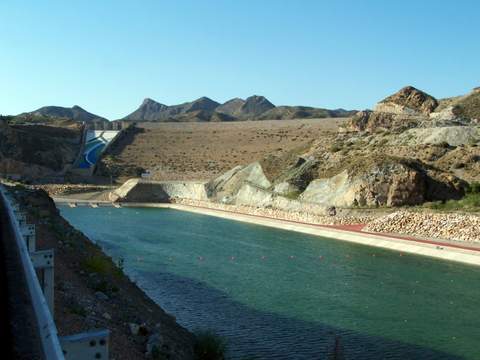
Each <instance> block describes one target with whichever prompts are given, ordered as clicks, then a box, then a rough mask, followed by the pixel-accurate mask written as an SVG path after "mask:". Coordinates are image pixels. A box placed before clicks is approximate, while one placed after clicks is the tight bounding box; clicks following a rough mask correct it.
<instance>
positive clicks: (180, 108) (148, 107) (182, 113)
mask: <svg viewBox="0 0 480 360" xmlns="http://www.w3.org/2000/svg"><path fill="white" fill-rule="evenodd" d="M219 105H220V104H219V103H217V102H216V101H213V100H212V99H209V98H208V97H205V96H204V97H201V98H199V99H197V100H195V101H191V102H186V103H183V104H180V105H173V106H167V105H163V104H160V103H158V102H156V101H154V100H152V99H145V100H144V101H143V103H142V104H141V105H140V107H139V108H138V109H137V110H135V111H134V112H133V113H131V114H130V115H127V116H126V117H124V120H135V121H188V120H185V119H188V118H189V117H192V119H193V118H195V117H196V115H195V114H190V115H188V114H189V113H193V112H197V111H201V112H203V114H202V115H201V118H202V119H203V118H205V117H206V114H209V115H210V116H211V115H212V113H213V111H214V110H215V109H216V108H217V107H218V106H219ZM177 117H179V118H182V119H183V120H181V119H176V118H177ZM202 121H205V120H202Z"/></svg>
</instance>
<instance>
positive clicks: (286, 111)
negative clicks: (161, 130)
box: [124, 95, 355, 122]
mask: <svg viewBox="0 0 480 360" xmlns="http://www.w3.org/2000/svg"><path fill="white" fill-rule="evenodd" d="M354 113H355V112H351V111H346V110H343V109H338V110H327V109H318V108H313V107H306V106H275V105H273V104H272V103H271V102H270V101H269V100H268V99H267V98H265V97H264V96H258V95H253V96H250V97H248V98H247V99H245V100H243V99H240V98H234V99H231V100H229V101H227V102H225V103H224V104H219V103H217V102H216V101H213V100H211V99H209V98H207V97H202V98H200V99H197V100H195V101H192V102H186V103H183V104H180V105H172V106H167V105H164V104H161V103H158V102H156V101H154V100H152V99H145V100H144V101H143V103H142V104H141V105H140V107H139V108H138V109H137V110H135V111H134V112H133V113H131V114H129V115H127V116H126V117H125V118H124V120H130V121H164V122H196V121H211V122H218V121H238V120H286V119H307V118H308V119H314V118H327V117H346V116H350V115H353V114H354Z"/></svg>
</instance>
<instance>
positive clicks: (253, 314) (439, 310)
mask: <svg viewBox="0 0 480 360" xmlns="http://www.w3.org/2000/svg"><path fill="white" fill-rule="evenodd" d="M60 210H61V213H62V215H63V216H64V217H65V218H66V219H67V220H68V221H69V222H70V223H71V224H72V225H73V226H75V227H76V228H77V229H79V230H81V231H83V232H84V233H85V234H86V235H87V236H88V237H89V238H90V239H91V240H92V241H95V242H97V243H98V244H99V245H101V246H102V248H103V249H104V250H105V252H106V253H107V254H109V255H110V256H112V257H113V258H115V259H119V258H122V259H124V268H125V272H126V273H127V274H128V275H129V276H130V277H131V278H132V279H134V280H135V281H136V283H137V284H138V285H139V286H140V287H141V288H142V289H143V290H144V291H145V292H146V293H147V294H148V295H149V296H150V297H151V298H152V299H154V300H155V301H156V302H157V303H158V304H159V305H160V306H161V307H162V308H163V309H165V310H166V311H167V312H169V313H171V314H173V315H174V316H175V317H176V318H177V321H178V322H179V323H180V324H181V325H183V326H185V327H186V328H188V329H190V330H192V331H194V330H199V329H209V330H214V331H215V332H216V333H218V334H219V335H221V336H223V337H225V338H226V339H227V341H228V349H229V354H228V355H229V358H232V359H247V358H249V359H250V358H252V359H328V358H330V357H331V356H333V351H334V348H335V346H336V345H335V344H336V343H337V347H339V348H341V352H342V354H343V358H345V359H479V358H480V346H479V340H480V316H479V310H478V306H479V300H480V286H479V284H480V268H476V267H472V266H466V265H462V264H458V263H450V262H446V261H441V260H437V259H431V258H427V257H420V256H415V255H410V254H402V253H399V252H395V251H390V250H383V249H378V248H373V247H367V246H363V245H357V244H351V243H346V242H342V241H338V240H333V239H326V238H322V237H317V236H310V235H306V234H300V233H295V232H290V231H285V230H278V229H273V228H268V227H262V226H258V225H252V224H246V223H241V222H235V221H230V220H225V219H220V218H215V217H211V216H205V215H198V214H193V213H188V212H182V211H176V210H171V209H144V208H120V209H116V208H106V207H100V208H96V209H93V208H87V207H77V208H69V207H60Z"/></svg>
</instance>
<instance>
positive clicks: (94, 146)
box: [77, 130, 118, 169]
mask: <svg viewBox="0 0 480 360" xmlns="http://www.w3.org/2000/svg"><path fill="white" fill-rule="evenodd" d="M117 134H118V131H115V130H88V131H87V135H86V137H85V146H84V149H83V153H82V156H81V159H80V161H79V162H78V166H77V167H78V168H80V169H90V168H91V167H93V166H94V165H95V164H96V163H97V160H98V158H99V156H100V154H101V153H102V151H103V149H105V147H106V146H107V145H108V144H109V143H110V142H111V141H112V140H113V139H114V138H115V136H116V135H117Z"/></svg>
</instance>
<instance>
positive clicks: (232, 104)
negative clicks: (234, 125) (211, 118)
mask: <svg viewBox="0 0 480 360" xmlns="http://www.w3.org/2000/svg"><path fill="white" fill-rule="evenodd" d="M243 104H245V100H243V99H240V98H234V99H231V100H228V101H227V102H225V103H223V104H222V105H220V106H219V107H217V108H216V109H215V111H216V112H219V113H222V114H227V115H230V116H236V115H238V113H239V112H240V108H241V107H242V106H243Z"/></svg>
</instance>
